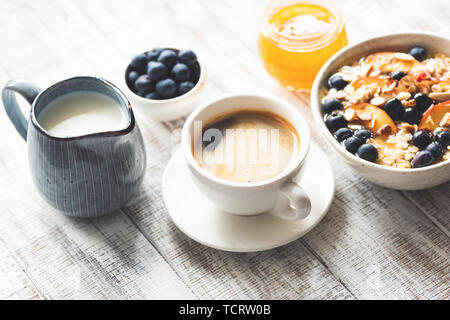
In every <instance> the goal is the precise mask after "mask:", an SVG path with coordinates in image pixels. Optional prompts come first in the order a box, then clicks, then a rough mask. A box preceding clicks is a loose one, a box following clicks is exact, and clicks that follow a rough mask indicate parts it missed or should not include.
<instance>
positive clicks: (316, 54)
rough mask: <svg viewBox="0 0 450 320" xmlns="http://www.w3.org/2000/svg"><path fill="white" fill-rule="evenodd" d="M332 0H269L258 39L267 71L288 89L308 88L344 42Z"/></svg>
mask: <svg viewBox="0 0 450 320" xmlns="http://www.w3.org/2000/svg"><path fill="white" fill-rule="evenodd" d="M347 42H348V41H347V35H346V32H345V27H344V24H343V23H342V17H341V14H340V11H339V9H338V8H337V6H336V4H335V1H332V0H330V1H325V0H322V1H310V2H308V1H287V0H284V1H283V0H274V1H271V2H269V4H268V6H267V9H266V13H265V15H264V18H263V23H262V30H261V33H260V35H259V39H258V47H259V53H260V57H261V60H262V62H263V64H264V67H265V68H266V70H267V72H268V73H269V74H270V75H271V76H273V77H274V78H275V79H277V80H278V81H279V82H280V83H281V84H282V85H283V86H285V87H286V88H288V89H291V90H310V89H311V87H312V84H313V82H314V78H315V76H316V74H317V73H318V71H319V70H320V68H321V67H322V65H323V64H324V63H325V62H326V61H327V60H328V59H329V58H330V57H331V56H332V55H333V54H334V53H336V52H337V51H339V50H340V49H342V48H343V47H344V46H346V45H347Z"/></svg>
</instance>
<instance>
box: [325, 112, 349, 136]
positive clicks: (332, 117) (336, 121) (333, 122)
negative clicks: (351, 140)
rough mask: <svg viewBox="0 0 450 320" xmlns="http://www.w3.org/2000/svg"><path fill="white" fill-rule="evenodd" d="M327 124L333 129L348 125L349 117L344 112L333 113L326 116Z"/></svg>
mask: <svg viewBox="0 0 450 320" xmlns="http://www.w3.org/2000/svg"><path fill="white" fill-rule="evenodd" d="M325 124H326V125H327V127H328V129H330V130H331V131H333V132H334V131H336V130H337V129H339V128H343V127H345V126H347V119H345V118H344V116H343V115H342V114H337V113H332V114H329V115H328V116H327V117H326V118H325Z"/></svg>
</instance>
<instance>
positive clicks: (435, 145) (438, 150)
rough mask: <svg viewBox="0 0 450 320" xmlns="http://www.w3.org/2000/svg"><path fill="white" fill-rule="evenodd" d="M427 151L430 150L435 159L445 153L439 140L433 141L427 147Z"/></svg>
mask: <svg viewBox="0 0 450 320" xmlns="http://www.w3.org/2000/svg"><path fill="white" fill-rule="evenodd" d="M425 150H426V151H428V152H430V153H431V154H432V155H433V157H434V158H435V159H439V158H440V157H442V155H443V154H444V150H442V146H441V144H440V143H439V142H432V143H430V144H429V145H428V146H427V147H426V148H425Z"/></svg>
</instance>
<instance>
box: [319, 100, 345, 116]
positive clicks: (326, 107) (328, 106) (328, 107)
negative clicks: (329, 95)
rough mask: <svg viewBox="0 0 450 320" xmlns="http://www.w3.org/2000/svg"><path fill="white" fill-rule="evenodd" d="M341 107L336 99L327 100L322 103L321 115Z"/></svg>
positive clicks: (340, 103)
mask: <svg viewBox="0 0 450 320" xmlns="http://www.w3.org/2000/svg"><path fill="white" fill-rule="evenodd" d="M342 108H343V105H342V102H340V101H339V100H338V99H334V98H333V99H327V100H325V101H324V102H323V103H322V110H323V113H325V114H327V113H331V112H332V111H334V110H337V109H342Z"/></svg>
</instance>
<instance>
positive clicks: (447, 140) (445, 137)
mask: <svg viewBox="0 0 450 320" xmlns="http://www.w3.org/2000/svg"><path fill="white" fill-rule="evenodd" d="M435 137H436V141H437V142H439V143H440V145H441V146H442V147H443V148H446V147H447V146H449V145H450V131H440V132H438V133H436V134H435Z"/></svg>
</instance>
